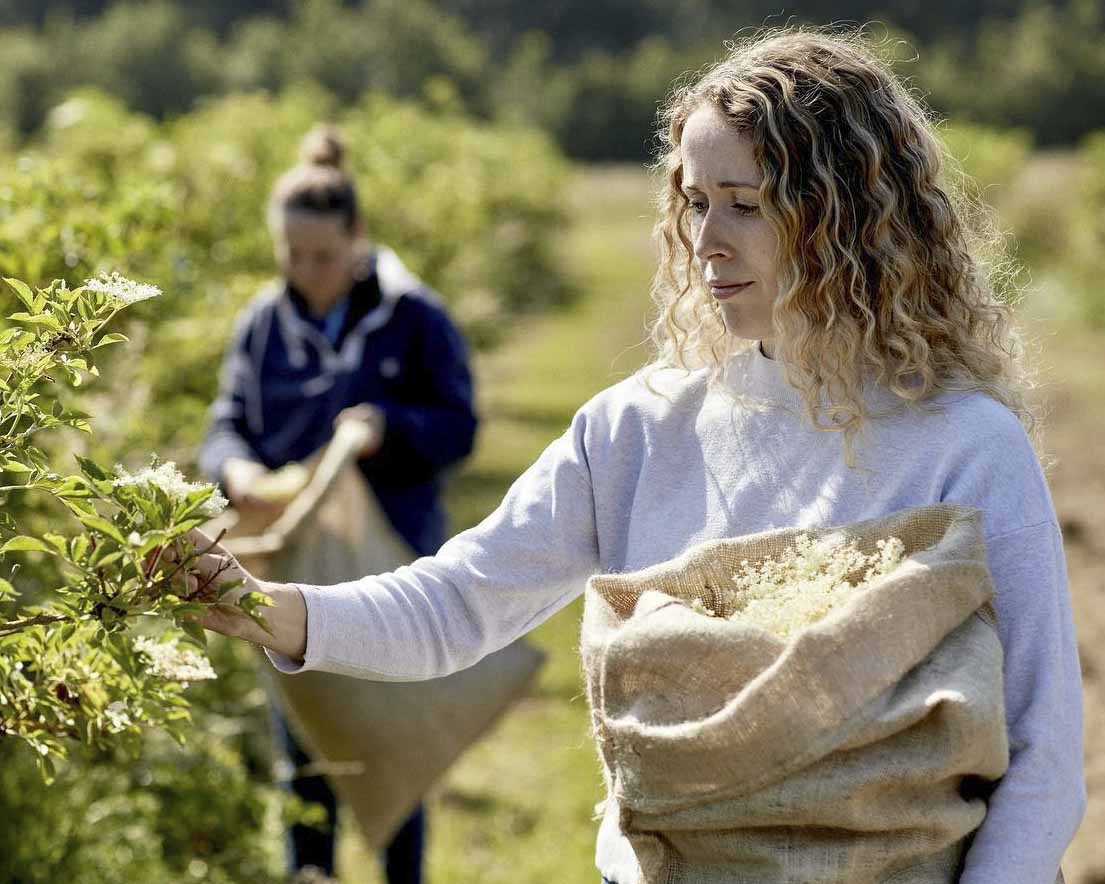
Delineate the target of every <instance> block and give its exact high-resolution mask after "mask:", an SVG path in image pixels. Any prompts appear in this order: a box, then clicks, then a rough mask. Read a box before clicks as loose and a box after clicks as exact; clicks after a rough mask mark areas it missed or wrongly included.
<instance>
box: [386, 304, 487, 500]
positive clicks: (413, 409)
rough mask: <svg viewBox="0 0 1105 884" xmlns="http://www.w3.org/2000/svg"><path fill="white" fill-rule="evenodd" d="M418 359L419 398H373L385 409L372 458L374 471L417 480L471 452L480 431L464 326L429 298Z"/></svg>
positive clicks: (420, 335)
mask: <svg viewBox="0 0 1105 884" xmlns="http://www.w3.org/2000/svg"><path fill="white" fill-rule="evenodd" d="M425 308H426V309H425V311H424V314H423V316H422V317H420V322H421V325H422V329H421V333H420V334H419V336H418V350H417V353H416V359H417V362H418V366H419V371H420V372H421V373H422V384H421V389H420V401H418V402H417V403H404V402H393V401H381V402H377V403H375V404H376V405H378V406H379V407H380V408H381V409H382V410H383V412H384V416H385V418H386V425H385V428H384V441H383V444H382V445H381V447H380V450H379V451H377V452H376V453H375V454H374V455H373V456H372V457H371V458H370V459H369V461H368V463H367V467H368V469H369V472H370V473H371V474H373V475H376V474H379V475H384V476H389V477H392V478H400V479H404V480H413V481H417V480H420V479H424V478H431V477H432V476H433V475H434V474H436V473H438V472H440V471H441V470H443V469H445V468H446V467H448V466H449V465H450V464H452V463H455V462H456V461H458V460H461V459H462V458H463V457H465V456H467V455H468V454H469V453H470V452H471V450H472V446H473V443H474V442H475V436H476V413H475V407H474V405H473V390H472V373H471V371H470V369H469V366H468V353H467V348H466V347H465V345H464V340H463V338H462V337H461V335H460V332H459V331H458V330H457V328H456V327H455V326H454V325H453V323H452V321H451V320H450V319H449V317H448V315H447V314H446V313H445V311H444V310H442V309H440V308H438V307H436V306H433V305H430V304H428V303H426V304H425Z"/></svg>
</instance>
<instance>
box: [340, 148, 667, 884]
mask: <svg viewBox="0 0 1105 884" xmlns="http://www.w3.org/2000/svg"><path fill="white" fill-rule="evenodd" d="M570 200H571V203H572V211H573V214H574V215H575V217H577V218H578V219H579V222H578V223H577V225H576V226H575V228H574V229H573V231H572V233H571V234H570V235H569V236H568V237H566V242H565V244H564V256H563V260H564V261H565V262H566V263H567V264H568V266H570V267H572V268H573V273H574V274H575V275H576V278H577V280H578V283H579V285H580V287H581V290H582V296H581V297H580V299H579V301H578V302H577V303H576V304H575V305H574V306H573V307H572V308H571V309H570V310H567V311H564V312H562V313H558V314H557V315H555V316H551V317H546V318H542V319H538V320H534V321H530V322H526V323H520V324H519V327H518V329H517V332H516V334H515V335H514V336H513V338H512V339H511V340H510V342H509V343H508V344H507V345H506V346H505V347H503V348H502V349H501V350H500V351H499V352H498V353H496V354H495V356H494V357H493V358H492V359H489V360H487V361H485V362H484V363H483V364H481V365H480V366H479V368H478V375H479V378H480V382H481V383H480V401H481V411H482V414H483V418H484V420H483V424H482V426H481V432H480V439H479V443H478V447H477V451H476V453H475V455H474V456H473V457H472V458H471V460H470V461H469V462H468V463H467V464H466V465H465V467H464V468H463V470H462V471H461V472H460V473H459V474H458V475H457V476H456V477H454V479H453V481H452V483H451V488H450V491H449V495H448V500H449V506H450V510H451V512H452V514H453V519H454V524H455V525H456V526H457V527H458V528H462V527H466V526H468V525H472V524H475V523H476V522H478V521H479V520H480V519H482V518H483V517H484V516H485V515H486V514H487V513H489V512H490V511H491V510H492V509H494V507H495V506H496V505H497V504H498V502H499V500H500V499H501V498H502V496H503V494H504V493H505V492H506V490H507V488H508V487H509V486H510V483H511V482H513V480H514V479H515V478H516V477H517V476H518V475H519V474H520V473H521V472H522V471H523V470H524V469H525V468H526V467H528V466H529V465H530V464H531V463H532V462H533V461H534V460H535V459H536V457H537V456H538V455H539V454H540V453H541V451H542V450H543V449H544V448H545V446H546V445H548V444H549V442H551V441H552V440H553V439H555V438H556V437H557V436H559V435H560V434H561V433H563V432H564V430H565V429H566V428H567V426H568V424H569V423H570V421H571V419H572V415H573V414H574V413H575V411H576V409H577V408H578V407H579V406H580V405H582V404H583V403H584V402H585V401H586V400H587V399H588V398H590V397H591V396H592V395H594V394H595V393H597V392H598V391H599V390H601V389H603V388H604V387H607V386H609V385H610V384H612V383H614V382H616V381H617V380H619V379H620V378H622V377H625V376H626V375H628V374H629V373H631V372H632V371H633V370H634V369H635V368H637V367H638V365H640V364H641V362H642V361H643V359H644V358H645V354H646V350H645V348H644V347H643V346H637V345H640V344H641V342H642V341H643V339H644V337H645V322H646V319H647V315H648V311H649V303H650V302H649V299H648V283H649V279H650V277H651V273H652V269H653V258H652V253H651V248H650V245H649V226H650V217H651V215H650V212H651V210H650V204H649V195H648V189H647V182H646V179H645V177H644V176H643V175H642V174H641V172H640V170H638V169H636V168H619V167H611V168H596V169H589V170H586V171H583V172H581V173H580V175H579V177H578V178H577V179H576V181H575V184H574V187H573V190H572V192H571V194H570ZM579 618H580V606H579V603H578V602H577V603H576V604H573V605H570V606H569V607H568V608H567V609H565V610H564V611H562V612H560V613H559V614H557V615H556V616H555V617H553V618H552V619H551V620H550V621H549V622H548V623H546V624H545V625H544V626H542V627H541V628H540V629H538V630H537V631H536V632H535V633H533V635H532V640H533V641H534V642H535V643H536V644H538V645H539V646H541V647H542V648H543V649H545V651H546V653H547V654H548V661H547V663H546V665H545V668H544V670H543V671H542V673H541V676H540V678H539V681H538V683H537V685H536V687H535V689H534V691H533V692H532V694H531V696H530V697H529V698H527V699H526V700H524V701H523V702H522V703H520V704H518V706H517V707H515V709H513V710H512V711H511V712H510V714H508V715H507V716H506V717H505V718H504V719H503V720H502V721H501V722H500V723H499V725H498V726H497V727H496V728H495V730H494V731H493V732H492V733H491V734H490V735H489V736H488V737H487V738H486V739H484V740H483V741H482V742H481V743H480V744H479V745H477V746H476V747H474V748H473V749H472V750H471V751H470V752H469V753H468V754H467V755H466V756H465V757H464V758H463V759H462V760H461V762H460V763H459V764H458V765H457V766H456V767H455V768H454V769H453V770H452V772H451V773H450V775H449V777H448V778H447V779H446V781H445V782H444V783H442V784H441V785H440V786H439V787H438V789H437V790H435V792H434V794H433V795H432V796H431V798H430V802H429V825H430V834H429V854H428V859H429V878H430V880H431V882H433V884H477V882H478V884H538V882H547V881H550V880H554V879H555V880H557V881H562V882H566V884H574V882H588V881H594V880H596V878H597V874H596V873H595V871H594V862H593V855H594V838H595V831H596V826H597V824H596V823H595V822H593V820H592V815H593V812H594V806H595V803H596V802H597V801H599V800H600V799H601V797H602V780H601V775H600V769H599V764H598V759H597V756H596V754H595V750H594V746H593V743H592V741H591V738H590V734H589V730H588V721H587V708H586V702H585V700H584V698H583V693H582V681H581V674H580V669H579V658H578V653H577V647H578V630H579ZM340 857H341V870H342V874H341V880H342V881H343V882H347V884H378V882H381V881H382V880H383V879H382V876H381V875H380V874H379V872H378V870H377V868H376V864H375V862H374V860H373V858H372V857H370V856H368V855H367V854H366V853H365V851H364V849H363V847H362V846H361V844H360V842H359V841H358V840H357V839H356V837H355V836H353V835H351V834H349V835H346V836H345V837H343V838H342V843H341V855H340Z"/></svg>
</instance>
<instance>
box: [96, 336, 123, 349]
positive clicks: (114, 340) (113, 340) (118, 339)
mask: <svg viewBox="0 0 1105 884" xmlns="http://www.w3.org/2000/svg"><path fill="white" fill-rule="evenodd" d="M129 340H130V338H128V337H127V336H126V335H121V334H119V333H118V332H112V333H111V334H108V335H104V336H103V337H102V338H100V340H98V341H97V342H96V344H95V346H93V348H92V349H93V350H99V349H100V347H106V346H107V345H108V344H119V343H124V342H126V341H129Z"/></svg>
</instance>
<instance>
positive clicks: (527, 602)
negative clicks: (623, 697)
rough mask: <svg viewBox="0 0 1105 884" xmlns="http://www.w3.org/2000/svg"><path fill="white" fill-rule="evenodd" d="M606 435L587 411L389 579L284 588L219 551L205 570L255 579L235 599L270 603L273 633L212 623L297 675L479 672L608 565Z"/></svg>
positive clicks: (233, 621)
mask: <svg viewBox="0 0 1105 884" xmlns="http://www.w3.org/2000/svg"><path fill="white" fill-rule="evenodd" d="M599 423H600V424H601V423H602V422H601V421H600V422H599ZM607 432H608V431H607ZM603 435H604V434H603V432H602V430H601V429H599V428H596V426H595V423H594V421H593V420H589V419H588V416H587V414H586V410H581V412H580V413H579V414H577V415H576V418H575V420H573V422H572V426H571V427H570V428H569V429H568V430H567V432H565V433H564V435H563V436H561V437H560V438H559V439H557V440H556V441H555V442H553V443H552V444H551V445H550V446H549V447H548V448H547V449H546V450H545V452H544V453H543V454H542V455H541V457H540V458H539V459H538V460H537V462H536V463H534V464H533V466H531V467H530V468H529V469H528V470H526V472H525V473H524V474H523V475H522V476H521V477H520V478H519V479H518V480H517V481H516V482H515V483H514V485H513V486H512V487H511V489H510V490H509V491H508V492H507V495H506V497H505V498H504V500H503V502H502V503H501V504H500V505H499V507H498V508H497V509H496V510H495V512H494V513H492V514H491V515H490V516H488V517H487V518H486V519H485V520H484V521H483V522H482V523H480V524H479V525H478V526H476V527H475V528H472V529H470V530H468V531H465V532H463V533H462V534H459V535H457V536H456V537H454V538H453V539H452V540H450V541H449V542H448V543H447V544H445V546H443V547H442V548H441V550H440V551H439V552H438V553H437V555H435V556H427V557H423V558H421V559H418V560H417V561H415V562H413V563H411V564H410V565H407V566H404V567H402V568H399V569H397V570H396V571H393V572H391V573H389V574H380V575H368V576H366V577H364V578H362V579H359V580H354V581H350V582H347V583H339V584H336V585H333V586H310V585H306V584H282V583H272V582H266V581H259V580H255V579H254V578H252V577H251V576H250V575H248V574H246V573H245V572H244V571H243V570H242V569H241V568H240V566H239V565H238V564H237V562H235V561H233V558H232V557H230V560H229V562H228V560H227V554H226V552H225V550H220V549H219V548H217V547H216V548H213V549H212V551H211V553H210V554H209V556H207V557H205V559H204V561H203V562H201V565H200V569H201V570H203V571H205V572H206V573H208V574H210V573H211V572H212V571H213V570H214V569H215V568H218V567H220V566H221V567H223V568H225V569H226V570H225V573H224V574H221V575H220V578H219V579H220V580H233V579H245V580H246V585H245V586H243V587H242V588H241V589H239V590H235V591H234V592H236V593H240V592H247V591H258V592H261V593H264V594H265V595H267V596H269V598H270V599H271V600H272V602H273V607H271V608H266V609H264V613H265V617H266V620H267V621H268V624H269V628H270V629H271V634H268V633H266V632H264V630H262V629H261V628H260V627H258V626H257V625H256V624H254V623H251V622H249V621H248V620H247V619H246V618H244V617H243V616H241V615H237V616H236V615H234V614H233V613H230V614H225V613H223V612H219V611H212V612H211V613H210V614H208V616H207V617H206V619H205V620H204V621H203V624H204V626H206V627H208V628H210V629H213V630H216V631H218V632H222V633H224V634H227V635H231V636H235V637H238V638H243V639H247V640H249V641H253V642H256V643H257V644H260V645H262V646H264V647H265V648H268V649H269V651H270V654H269V656H270V659H272V661H273V663H274V664H275V665H276V666H277V667H278V668H279V669H281V670H283V671H285V672H297V671H300V670H301V669H317V670H323V671H328V672H336V673H340V674H343V675H351V676H354V677H360V678H369V679H374V680H379V681H416V680H420V679H427V678H436V677H438V676H442V675H448V674H449V673H451V672H455V671H457V670H459V669H463V668H465V667H467V666H471V665H472V664H474V663H476V662H478V661H479V660H480V659H481V658H482V657H484V656H485V655H487V654H490V653H492V652H494V651H496V650H499V649H500V648H502V647H504V646H506V645H508V644H509V643H510V642H512V641H513V640H514V639H516V638H518V637H519V636H521V635H523V634H524V633H526V632H528V631H529V630H530V629H533V628H534V627H536V626H537V625H539V624H540V623H542V622H543V621H544V620H546V619H547V618H548V617H550V616H552V615H553V614H554V613H556V611H558V610H560V609H561V608H562V607H564V606H565V605H566V604H568V603H569V602H570V601H571V600H572V599H574V598H576V597H577V596H578V595H579V594H580V593H581V592H582V591H583V589H584V586H585V585H586V581H587V578H588V577H589V576H590V575H591V574H593V573H594V572H595V571H596V570H598V566H599V553H598V538H597V532H596V523H595V502H594V493H593V486H592V482H591V474H590V467H589V462H588V457H587V452H586V448H587V444H588V441H587V440H588V437H589V436H590V437H591V439H590V442H591V444H595V443H596V437H598V438H601V437H602V436H603ZM228 565H229V567H228Z"/></svg>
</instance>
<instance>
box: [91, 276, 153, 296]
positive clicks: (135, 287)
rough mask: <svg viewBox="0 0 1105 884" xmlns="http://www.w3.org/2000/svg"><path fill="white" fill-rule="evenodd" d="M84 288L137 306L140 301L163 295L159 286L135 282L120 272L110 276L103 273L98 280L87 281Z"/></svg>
mask: <svg viewBox="0 0 1105 884" xmlns="http://www.w3.org/2000/svg"><path fill="white" fill-rule="evenodd" d="M84 287H85V288H86V289H87V290H88V291H90V292H100V293H101V294H104V295H107V296H108V297H109V298H114V299H115V300H117V301H121V302H122V303H124V304H136V303H138V302H139V301H146V300H149V299H150V298H156V297H158V296H159V295H160V294H161V289H159V288H158V287H157V286H155V285H148V284H146V283H142V282H135V281H134V280H133V279H127V278H126V277H125V276H123V275H122V274H121V273H118V272H116V273H112V274H111V275H110V276H109V275H108V274H106V273H101V274H100V275H99V277H97V278H96V279H86V280H85V281H84Z"/></svg>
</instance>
